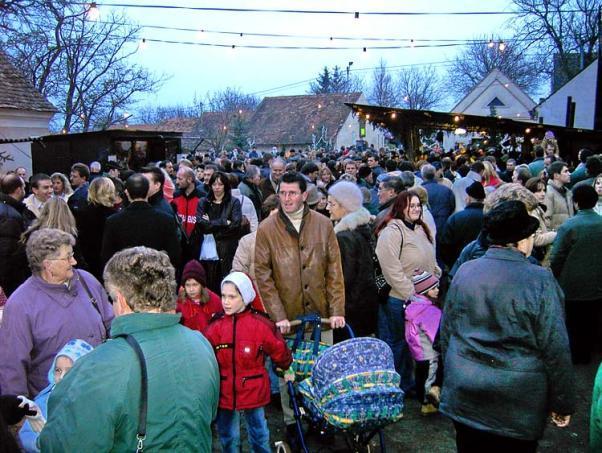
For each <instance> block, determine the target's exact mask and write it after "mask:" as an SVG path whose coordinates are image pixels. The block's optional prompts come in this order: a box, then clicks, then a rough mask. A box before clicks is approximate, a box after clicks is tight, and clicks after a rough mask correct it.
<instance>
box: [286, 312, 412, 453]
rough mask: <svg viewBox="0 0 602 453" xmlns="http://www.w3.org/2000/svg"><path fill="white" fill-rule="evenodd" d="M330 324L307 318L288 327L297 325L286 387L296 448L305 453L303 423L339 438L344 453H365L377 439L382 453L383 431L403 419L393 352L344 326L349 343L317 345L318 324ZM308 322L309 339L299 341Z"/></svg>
mask: <svg viewBox="0 0 602 453" xmlns="http://www.w3.org/2000/svg"><path fill="white" fill-rule="evenodd" d="M329 322H330V321H329V320H328V319H320V318H319V317H318V316H317V315H308V316H304V317H301V318H299V319H298V320H297V321H293V322H292V323H291V325H301V328H300V329H299V330H298V331H297V335H296V337H295V339H294V340H292V341H291V343H290V344H289V347H291V350H292V352H293V365H292V367H293V370H294V371H295V375H296V378H295V383H294V384H293V383H292V382H288V383H287V386H288V392H289V395H290V399H291V403H292V406H293V412H294V414H295V420H296V424H297V432H298V437H299V441H300V444H301V448H302V450H303V451H304V452H305V453H308V452H309V450H308V448H307V444H306V442H305V439H304V434H303V425H302V420H305V421H307V422H308V423H309V425H310V427H311V428H312V429H313V430H315V431H318V432H324V433H332V434H335V433H341V434H343V437H344V439H345V442H346V443H347V449H346V450H345V451H353V452H365V451H370V449H371V440H372V439H373V438H374V437H375V436H376V435H378V437H379V443H380V451H381V452H383V453H384V452H385V443H384V436H383V433H382V428H383V427H384V426H386V425H388V424H391V423H394V422H396V421H398V420H399V419H401V417H402V416H403V400H404V394H403V391H402V390H401V389H400V388H399V383H400V376H399V374H397V373H396V372H395V366H394V363H393V353H392V352H391V349H390V348H389V346H388V345H387V344H386V343H384V342H383V341H381V340H378V339H376V338H371V337H363V338H354V335H353V331H352V330H351V328H350V327H349V325H347V326H346V327H347V330H348V332H349V337H350V339H349V340H345V341H343V342H341V343H338V344H336V345H334V346H330V347H328V346H326V345H324V344H322V343H320V326H321V323H329ZM308 324H309V325H311V326H313V329H314V330H313V335H312V339H311V340H310V341H302V338H303V333H304V331H305V326H306V325H308ZM299 349H302V350H303V353H301V354H299V352H298V351H299ZM312 356H313V357H312ZM288 451H290V449H288V446H287V445H286V444H284V443H282V442H279V443H278V444H277V452H288Z"/></svg>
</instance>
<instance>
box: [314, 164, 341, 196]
mask: <svg viewBox="0 0 602 453" xmlns="http://www.w3.org/2000/svg"><path fill="white" fill-rule="evenodd" d="M335 181H336V179H335V177H334V175H333V174H332V171H331V170H330V168H328V166H326V165H324V167H322V169H321V170H320V176H319V178H318V180H317V181H316V185H317V186H318V189H326V190H328V189H329V188H330V186H332V185H333V184H334V183H335Z"/></svg>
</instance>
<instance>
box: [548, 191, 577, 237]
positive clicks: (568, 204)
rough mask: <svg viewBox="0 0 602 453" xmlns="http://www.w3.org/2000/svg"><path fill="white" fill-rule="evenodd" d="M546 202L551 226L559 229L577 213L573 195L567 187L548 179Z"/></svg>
mask: <svg viewBox="0 0 602 453" xmlns="http://www.w3.org/2000/svg"><path fill="white" fill-rule="evenodd" d="M545 204H546V206H547V207H548V210H547V211H546V214H547V215H549V216H550V219H551V220H550V228H552V229H553V230H557V229H558V228H559V227H560V225H562V224H563V223H564V221H565V220H566V219H568V218H569V217H572V216H573V215H574V214H575V210H574V208H573V195H572V193H571V191H570V190H568V189H566V188H559V187H558V186H556V185H555V184H554V182H553V181H548V187H547V188H546V199H545Z"/></svg>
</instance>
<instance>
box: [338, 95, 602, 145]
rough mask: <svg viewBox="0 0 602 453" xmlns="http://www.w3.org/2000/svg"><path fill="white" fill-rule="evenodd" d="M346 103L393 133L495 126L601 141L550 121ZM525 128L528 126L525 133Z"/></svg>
mask: <svg viewBox="0 0 602 453" xmlns="http://www.w3.org/2000/svg"><path fill="white" fill-rule="evenodd" d="M347 105H348V106H349V107H350V108H351V109H352V110H353V111H354V112H355V113H358V114H362V115H366V114H369V115H370V118H368V121H370V122H371V123H373V124H376V125H377V126H380V127H383V128H386V129H388V130H390V131H391V132H393V133H401V132H402V131H404V130H407V129H408V127H419V128H425V129H439V130H449V131H453V130H455V129H457V128H459V127H460V128H463V129H466V130H467V131H469V132H478V131H482V130H487V129H496V130H499V131H503V132H508V133H514V134H520V135H525V134H528V135H532V136H543V134H544V133H545V131H548V130H550V131H553V132H554V133H555V134H557V135H558V134H563V135H573V134H579V135H580V136H588V138H589V137H591V138H595V139H598V140H602V131H591V130H587V129H573V128H567V127H562V126H553V125H549V124H539V123H533V122H528V121H518V120H512V119H508V118H500V117H495V116H479V115H465V114H462V113H454V112H451V113H449V112H435V111H432V110H409V109H400V108H394V107H382V106H377V105H367V104H354V103H347ZM527 129H530V131H529V132H527Z"/></svg>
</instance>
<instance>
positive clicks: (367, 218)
mask: <svg viewBox="0 0 602 453" xmlns="http://www.w3.org/2000/svg"><path fill="white" fill-rule="evenodd" d="M362 202H363V197H362V192H361V190H360V189H359V187H358V186H357V185H356V184H353V183H352V182H348V181H339V182H337V183H336V184H334V185H333V186H331V187H330V189H329V190H328V210H329V211H330V218H331V219H332V220H334V221H335V222H336V224H335V226H334V231H335V233H336V235H337V241H338V243H339V248H340V250H341V262H342V265H343V276H344V279H345V318H346V319H347V320H348V321H349V324H350V325H351V327H352V328H353V331H354V333H355V335H356V336H358V337H363V336H368V335H370V334H372V333H374V332H375V331H376V315H377V313H378V301H377V296H376V286H375V283H374V265H373V262H372V250H373V244H374V243H375V239H374V235H373V233H372V226H371V221H372V216H371V215H370V213H369V212H368V210H367V209H366V208H364V207H362ZM346 338H347V331H346V330H344V329H338V330H335V331H334V339H335V342H338V341H342V340H344V339H346Z"/></svg>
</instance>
